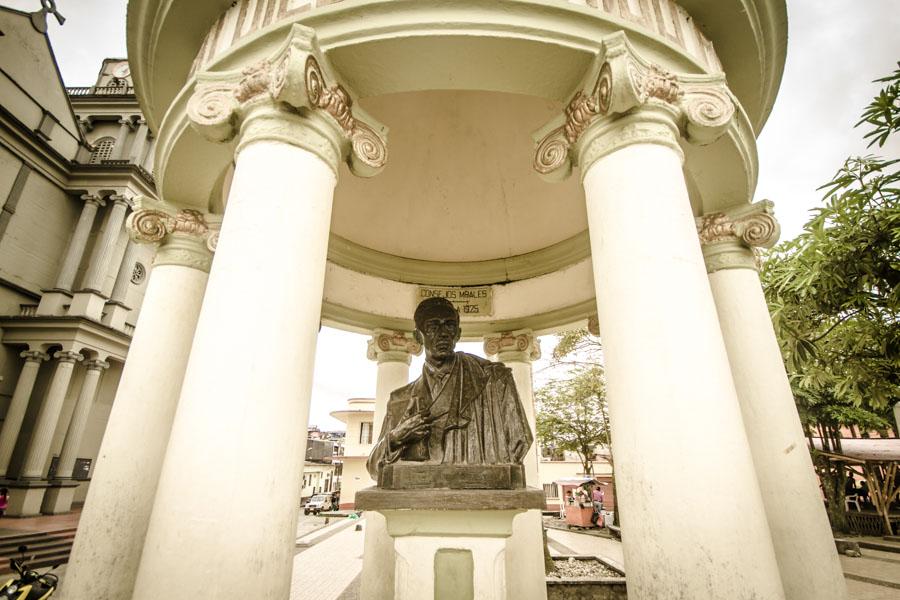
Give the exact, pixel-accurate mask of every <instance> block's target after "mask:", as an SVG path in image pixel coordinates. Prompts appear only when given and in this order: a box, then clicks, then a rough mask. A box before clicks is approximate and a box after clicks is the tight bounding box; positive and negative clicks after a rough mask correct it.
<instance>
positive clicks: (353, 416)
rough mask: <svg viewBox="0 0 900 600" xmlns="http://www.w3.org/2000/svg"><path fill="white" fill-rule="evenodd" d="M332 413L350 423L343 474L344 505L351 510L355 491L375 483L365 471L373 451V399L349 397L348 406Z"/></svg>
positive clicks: (342, 494)
mask: <svg viewBox="0 0 900 600" xmlns="http://www.w3.org/2000/svg"><path fill="white" fill-rule="evenodd" d="M331 416H332V417H334V418H335V419H338V420H339V421H341V422H343V423H346V424H347V437H346V438H345V441H344V456H343V459H342V460H343V470H342V475H341V508H342V509H352V508H353V507H354V499H355V497H356V492H357V491H359V490H361V489H363V488H367V487H369V486H371V485H375V482H374V481H372V478H371V477H369V472H368V471H367V470H366V459H367V458H368V457H369V452H371V450H372V444H373V442H374V440H373V439H372V432H373V426H374V422H373V421H374V417H375V399H374V398H350V399H349V400H347V408H345V409H343V410H336V411H334V412H332V413H331Z"/></svg>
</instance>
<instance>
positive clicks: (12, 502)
mask: <svg viewBox="0 0 900 600" xmlns="http://www.w3.org/2000/svg"><path fill="white" fill-rule="evenodd" d="M50 485H51V484H50V482H49V481H44V480H34V481H30V480H17V481H10V482H7V483H3V486H4V487H6V488H7V489H9V505H8V506H7V508H6V513H4V515H3V516H5V517H36V516H38V515H40V514H41V505H42V503H43V501H44V493H45V492H46V491H47V488H48V487H50Z"/></svg>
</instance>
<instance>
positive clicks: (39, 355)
mask: <svg viewBox="0 0 900 600" xmlns="http://www.w3.org/2000/svg"><path fill="white" fill-rule="evenodd" d="M19 356H21V357H22V358H24V359H25V362H36V363H40V362H43V361H45V360H49V359H50V355H49V354H47V353H45V352H41V351H40V350H26V351H24V352H20V353H19Z"/></svg>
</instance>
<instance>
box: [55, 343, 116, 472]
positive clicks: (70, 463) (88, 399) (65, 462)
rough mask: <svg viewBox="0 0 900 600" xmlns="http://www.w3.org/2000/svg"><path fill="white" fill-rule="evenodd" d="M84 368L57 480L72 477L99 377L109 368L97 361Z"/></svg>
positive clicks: (61, 452)
mask: <svg viewBox="0 0 900 600" xmlns="http://www.w3.org/2000/svg"><path fill="white" fill-rule="evenodd" d="M85 366H86V367H87V370H86V371H85V374H84V382H83V383H82V384H81V392H80V393H79V394H78V400H77V402H76V403H75V410H74V411H73V412H72V420H71V421H70V423H69V430H68V431H67V432H66V438H65V440H64V441H63V446H62V450H61V451H60V453H59V464H58V465H57V467H56V477H57V478H58V479H68V478H70V477H72V469H73V468H74V467H75V458H76V457H77V456H78V448H79V447H80V446H81V438H82V436H83V435H84V428H85V426H86V425H87V420H88V416H90V414H91V407H92V406H93V405H94V397H95V396H96V395H97V385H98V384H99V383H100V375H101V374H102V373H103V370H104V369H106V368H108V367H109V365H108V364H107V363H105V362H103V361H99V360H92V361H89V362H88V363H87V364H86V365H85Z"/></svg>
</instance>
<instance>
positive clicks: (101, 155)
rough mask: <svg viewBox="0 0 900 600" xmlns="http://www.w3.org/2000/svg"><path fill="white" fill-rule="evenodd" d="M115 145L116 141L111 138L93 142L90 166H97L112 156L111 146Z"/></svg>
mask: <svg viewBox="0 0 900 600" xmlns="http://www.w3.org/2000/svg"><path fill="white" fill-rule="evenodd" d="M115 145H116V140H115V138H112V137H104V138H100V139H99V140H97V141H96V142H94V152H93V153H92V154H91V164H92V165H99V164H100V163H102V162H103V161H104V160H106V159H108V158H109V157H110V156H112V151H113V146H115Z"/></svg>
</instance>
